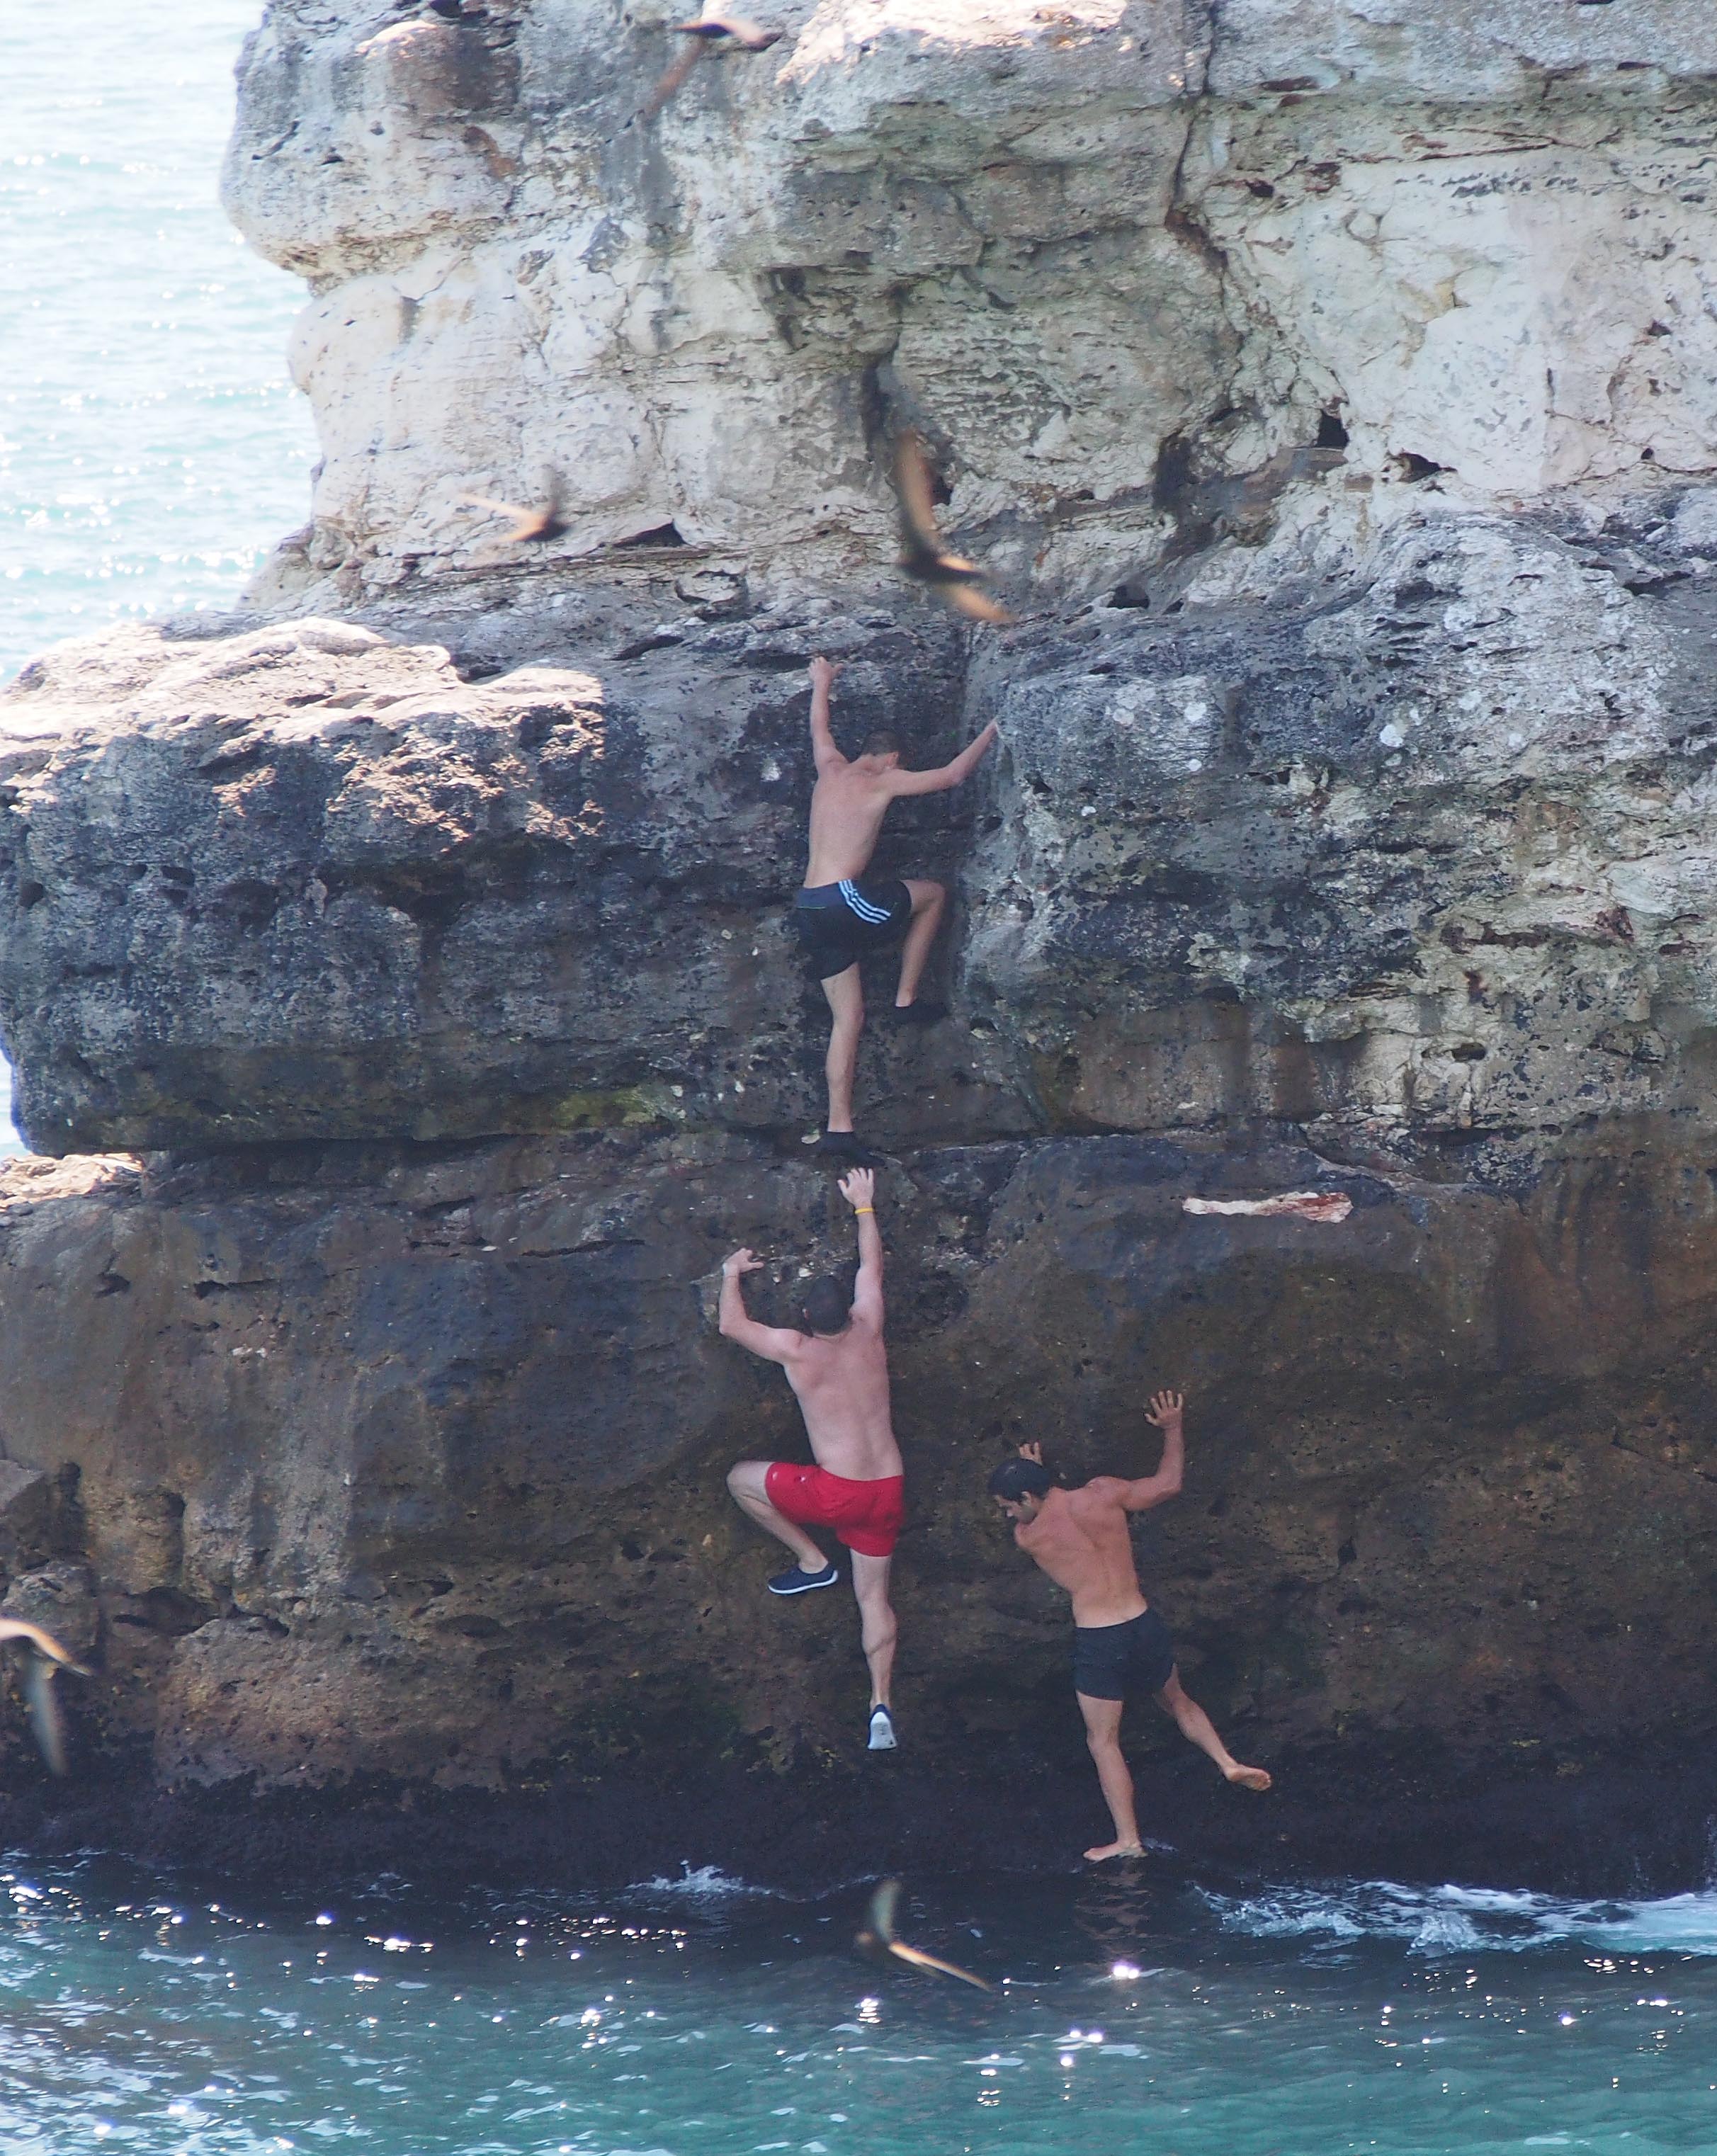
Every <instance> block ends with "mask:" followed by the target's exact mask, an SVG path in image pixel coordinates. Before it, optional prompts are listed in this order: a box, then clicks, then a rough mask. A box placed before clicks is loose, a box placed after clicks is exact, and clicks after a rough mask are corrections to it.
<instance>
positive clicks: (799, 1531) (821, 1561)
mask: <svg viewBox="0 0 1717 2156" xmlns="http://www.w3.org/2000/svg"><path fill="white" fill-rule="evenodd" d="M772 1465H773V1462H771V1461H769V1460H741V1461H740V1463H739V1465H738V1466H737V1467H734V1468H731V1469H730V1470H729V1471H728V1474H727V1487H728V1489H729V1491H732V1493H733V1501H734V1503H735V1504H736V1505H738V1507H739V1509H740V1511H741V1512H744V1513H746V1514H747V1515H748V1517H750V1518H752V1519H753V1520H755V1521H756V1522H757V1523H758V1526H759V1527H762V1528H763V1529H764V1530H765V1531H766V1532H768V1533H769V1534H772V1535H773V1536H774V1537H775V1540H776V1541H777V1542H778V1543H786V1545H787V1547H788V1548H789V1549H790V1550H791V1551H792V1553H793V1554H794V1556H795V1557H796V1558H798V1559H799V1569H800V1571H801V1572H826V1571H827V1570H828V1569H829V1560H828V1558H825V1556H824V1555H823V1553H822V1552H821V1550H820V1549H819V1548H817V1546H816V1544H815V1543H814V1542H813V1541H812V1540H811V1538H810V1536H809V1535H808V1534H807V1533H806V1532H805V1529H804V1528H803V1527H799V1526H797V1525H796V1524H795V1523H794V1522H793V1521H791V1520H789V1518H788V1517H787V1515H786V1514H785V1513H784V1512H777V1511H776V1510H775V1508H774V1506H773V1505H772V1504H771V1503H770V1502H769V1493H768V1492H767V1491H766V1490H765V1489H764V1487H763V1477H764V1476H766V1475H767V1474H768V1473H769V1469H770V1467H771V1466H772Z"/></svg>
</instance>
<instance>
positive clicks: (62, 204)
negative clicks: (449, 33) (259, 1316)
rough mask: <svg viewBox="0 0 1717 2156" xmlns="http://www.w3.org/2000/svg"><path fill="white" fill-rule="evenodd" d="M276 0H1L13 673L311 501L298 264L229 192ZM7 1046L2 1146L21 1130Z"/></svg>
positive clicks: (255, 556)
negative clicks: (260, 247)
mask: <svg viewBox="0 0 1717 2156" xmlns="http://www.w3.org/2000/svg"><path fill="white" fill-rule="evenodd" d="M259 15H260V0H175V4H174V5H173V6H172V7H170V8H144V9H139V8H133V7H123V6H121V5H120V4H119V0H72V4H71V5H70V6H69V7H67V8H49V7H41V6H25V5H23V4H22V0H14V4H13V5H10V6H8V7H6V8H0V64H3V68H4V80H5V84H6V126H5V130H4V132H3V134H0V681H4V680H10V679H11V677H12V676H13V675H14V674H15V673H16V672H17V670H18V668H19V667H20V666H21V665H23V664H24V662H25V661H26V660H28V659H29V657H30V656H31V655H32V654H33V653H34V652H36V651H39V650H40V649H41V648H42V647H43V645H44V644H52V643H54V642H55V641H56V640H57V639H59V638H62V637H67V636H81V635H88V634H90V633H91V632H92V631H94V630H95V629H100V628H102V627H103V626H105V624H108V623H110V622H113V621H116V620H120V619H124V618H126V617H127V616H142V615H148V614H153V613H181V612H183V611H185V610H186V609H188V608H193V607H200V606H208V605H219V604H221V603H229V602H230V600H231V598H232V597H233V595H234V593H236V592H238V591H239V588H241V587H242V586H243V584H244V581H245V579H246V577H248V576H249V573H250V572H251V570H252V569H253V568H254V566H255V564H256V563H257V562H258V561H259V560H260V558H261V557H262V555H263V554H264V553H265V552H266V550H267V549H268V547H270V545H271V544H272V543H273V542H274V541H275V540H276V539H277V538H279V537H280V536H281V535H282V534H283V533H284V532H286V531H291V530H292V529H293V528H294V527H295V526H297V525H300V524H302V523H303V522H304V521H305V519H306V516H307V514H308V502H309V485H310V468H311V464H312V462H313V461H314V459H315V454H316V446H315V438H314V434H313V431H312V429H311V423H310V415H309V411H308V408H307V406H306V403H305V400H304V399H303V398H302V397H301V396H300V395H299V394H298V393H297V392H296V390H295V389H294V388H292V386H291V383H290V380H289V378H288V376H287V372H286V362H285V349H286V337H287V332H288V331H289V329H290V326H291V322H292V319H293V316H294V315H295V314H296V311H297V310H298V308H299V307H300V305H301V304H302V300H303V286H302V285H301V284H300V283H299V281H298V280H296V278H292V277H289V276H287V275H285V274H284V273H283V272H282V271H280V270H278V269H274V268H273V267H272V266H271V265H270V264H267V263H265V262H264V261H262V260H261V259H260V258H259V257H258V256H256V255H254V254H252V253H251V252H250V251H249V249H247V248H246V247H245V246H244V244H243V243H242V242H241V241H240V240H239V237H238V234H236V233H235V232H234V230H233V228H232V227H231V226H230V225H229V223H228V222H227V220H226V218H225V217H224V214H223V213H222V211H221V208H220V204H219V202H218V199H217V193H216V189H217V185H218V172H219V167H220V159H221V152H222V150H223V148H224V145H225V141H226V137H227V132H228V129H229V126H230V123H231V118H232V108H233V81H232V74H233V64H234V61H235V60H236V59H237V58H238V54H239V45H240V44H241V43H242V41H243V39H244V33H245V32H246V31H247V30H248V29H249V28H250V27H251V26H252V24H253V23H254V22H255V21H256V20H257V19H258V18H259ZM9 1097H10V1088H9V1084H8V1082H7V1081H6V1080H5V1077H4V1073H3V1066H0V1150H5V1151H10V1150H13V1149H14V1141H13V1139H12V1137H11V1125H10V1121H9V1118H8V1116H7V1115H6V1113H5V1111H6V1109H7V1107H8V1103H9Z"/></svg>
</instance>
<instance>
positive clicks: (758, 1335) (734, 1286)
mask: <svg viewBox="0 0 1717 2156" xmlns="http://www.w3.org/2000/svg"><path fill="white" fill-rule="evenodd" d="M762 1269H763V1260H762V1259H761V1258H759V1257H758V1256H756V1255H753V1252H751V1251H750V1250H735V1251H734V1253H733V1256H732V1257H731V1258H724V1259H723V1260H722V1303H721V1309H720V1312H719V1314H718V1315H717V1320H716V1323H717V1329H718V1330H719V1331H720V1332H721V1334H722V1337H723V1338H724V1339H727V1340H737V1341H738V1342H739V1345H740V1346H741V1347H748V1348H750V1350H751V1352H752V1353H753V1355H761V1356H763V1358H765V1360H767V1361H769V1362H771V1363H784V1362H786V1360H787V1359H788V1358H789V1356H790V1355H791V1354H792V1353H793V1351H794V1348H795V1347H797V1346H798V1345H799V1334H798V1333H796V1332H789V1331H788V1330H787V1328H786V1327H784V1326H779V1325H759V1324H758V1322H757V1320H756V1319H755V1318H754V1317H751V1316H750V1315H749V1314H748V1312H747V1310H746V1307H745V1291H744V1289H743V1288H742V1287H741V1286H740V1285H739V1282H740V1280H741V1277H742V1276H743V1275H744V1274H746V1273H754V1272H760V1271H761V1270H762Z"/></svg>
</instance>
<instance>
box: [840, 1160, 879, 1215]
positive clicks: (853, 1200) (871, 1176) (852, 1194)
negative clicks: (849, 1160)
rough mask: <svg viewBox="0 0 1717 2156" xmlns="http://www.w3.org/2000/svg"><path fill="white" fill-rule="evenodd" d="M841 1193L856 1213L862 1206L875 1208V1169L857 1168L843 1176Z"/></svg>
mask: <svg viewBox="0 0 1717 2156" xmlns="http://www.w3.org/2000/svg"><path fill="white" fill-rule="evenodd" d="M841 1196H842V1197H843V1198H844V1199H846V1202H847V1204H849V1205H850V1206H851V1208H852V1209H853V1211H854V1212H855V1213H856V1212H857V1211H858V1210H859V1209H860V1208H861V1206H865V1205H869V1206H870V1207H871V1209H872V1210H873V1211H874V1210H875V1201H876V1172H875V1171H874V1169H871V1168H853V1169H852V1170H851V1173H848V1174H846V1175H843V1176H842V1177H841Z"/></svg>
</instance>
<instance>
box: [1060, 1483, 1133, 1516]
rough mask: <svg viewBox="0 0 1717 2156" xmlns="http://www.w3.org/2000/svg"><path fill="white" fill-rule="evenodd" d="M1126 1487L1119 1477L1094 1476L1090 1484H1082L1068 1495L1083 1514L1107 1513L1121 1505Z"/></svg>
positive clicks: (1068, 1492)
mask: <svg viewBox="0 0 1717 2156" xmlns="http://www.w3.org/2000/svg"><path fill="white" fill-rule="evenodd" d="M1126 1487H1127V1485H1126V1484H1125V1483H1124V1482H1123V1481H1122V1480H1121V1478H1120V1476H1118V1475H1093V1476H1092V1478H1091V1480H1090V1481H1088V1482H1082V1483H1081V1484H1080V1485H1079V1487H1078V1488H1077V1490H1069V1491H1067V1493H1066V1494H1067V1498H1068V1500H1069V1501H1070V1502H1071V1503H1072V1505H1073V1506H1074V1507H1076V1508H1077V1510H1078V1511H1080V1512H1107V1511H1108V1510H1109V1509H1110V1508H1111V1507H1113V1506H1116V1505H1118V1504H1119V1503H1120V1501H1121V1492H1122V1491H1123V1490H1124V1489H1125V1488H1126Z"/></svg>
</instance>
